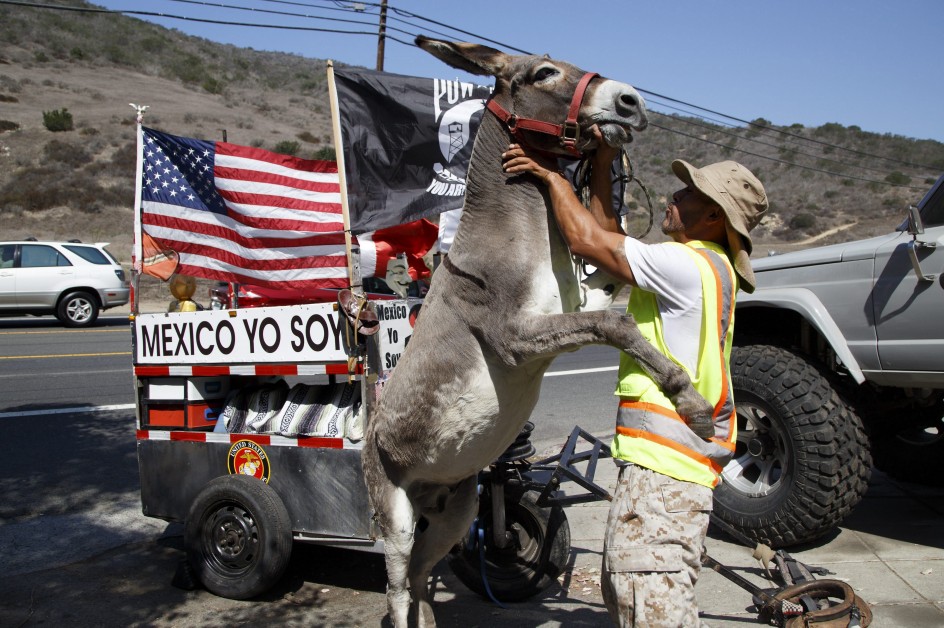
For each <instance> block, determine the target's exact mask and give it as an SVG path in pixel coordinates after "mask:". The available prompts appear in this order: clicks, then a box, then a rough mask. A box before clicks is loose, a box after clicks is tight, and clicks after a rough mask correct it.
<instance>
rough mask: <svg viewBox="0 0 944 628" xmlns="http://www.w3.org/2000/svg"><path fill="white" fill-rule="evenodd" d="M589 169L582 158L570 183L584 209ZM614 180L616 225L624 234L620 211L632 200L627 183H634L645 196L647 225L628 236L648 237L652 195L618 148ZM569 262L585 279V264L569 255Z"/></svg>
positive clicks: (587, 160) (651, 220)
mask: <svg viewBox="0 0 944 628" xmlns="http://www.w3.org/2000/svg"><path fill="white" fill-rule="evenodd" d="M590 168H591V167H590V160H589V159H587V158H586V157H584V158H582V159H581V160H580V163H579V164H578V165H577V169H576V170H574V178H573V181H571V185H573V187H574V189H575V190H576V191H577V197H578V198H579V199H580V202H581V203H583V206H584V207H590ZM616 180H617V181H619V185H620V193H619V201H620V204H619V207H616V208H614V210H613V211H614V212H615V213H616V216H617V223H618V224H619V226H620V229H621V230H622V231H623V233H624V234H626V227H627V225H626V224H625V222H624V215H625V214H624V213H623V212H621V211H620V210H622V209H623V208H624V207H625V208H628V207H629V203H630V201H631V200H632V195H631V194H630V192H629V190H628V186H627V183H631V182H633V181H635V182H636V185H638V186H639V189H641V190H642V191H643V194H645V195H646V204H647V205H648V206H649V224H647V225H646V230H645V231H643V232H642V233H641V234H639V235H638V236H629V237H634V238H635V239H637V240H642V239H643V238H645V237H646V236H647V235H649V232H650V231H652V223H653V220H654V217H655V210H654V209H653V207H652V195H651V194H649V188H647V187H646V186H645V185H644V184H643V182H642V181H640V180H639V178H638V177H637V176H636V168H635V166H634V165H633V161H632V159H630V158H629V152H628V151H627V150H626V149H625V148H620V159H619V162H618V164H617V172H616ZM627 211H628V210H627ZM626 235H628V234H626ZM571 260H572V261H573V264H574V269H575V270H578V271H580V273H582V276H584V277H586V276H588V275H589V274H590V273H588V272H587V263H586V262H584V261H583V260H581V259H578V258H577V257H575V256H573V255H571ZM578 276H579V275H578Z"/></svg>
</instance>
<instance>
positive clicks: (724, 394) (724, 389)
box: [695, 249, 737, 451]
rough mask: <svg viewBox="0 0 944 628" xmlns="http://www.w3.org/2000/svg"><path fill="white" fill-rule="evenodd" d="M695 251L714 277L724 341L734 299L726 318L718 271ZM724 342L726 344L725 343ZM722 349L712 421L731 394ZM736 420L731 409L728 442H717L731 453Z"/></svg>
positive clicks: (705, 256) (719, 334)
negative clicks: (719, 383)
mask: <svg viewBox="0 0 944 628" xmlns="http://www.w3.org/2000/svg"><path fill="white" fill-rule="evenodd" d="M695 250H696V252H698V253H700V254H701V255H702V256H703V257H704V258H705V261H706V262H708V266H709V268H711V272H712V274H713V275H714V277H715V292H716V296H715V301H716V303H717V305H718V338H719V339H721V338H725V339H726V338H727V334H726V333H725V330H724V327H723V325H724V321H725V320H728V321H730V320H731V317H732V316H733V312H732V311H731V310H733V309H734V299H733V298H732V299H731V308H730V309H729V311H728V312H727V317H726V316H725V312H724V311H723V310H722V308H723V306H724V294H723V293H722V289H723V287H724V284H723V283H722V282H721V274H720V273H719V272H718V269H717V268H716V267H715V265H714V264H713V263H711V258H710V257H709V256H708V251H705V250H702V249H695ZM733 281H734V280H733V278H732V284H731V285H732V286H733V285H734V283H733ZM725 342H726V341H725ZM724 349H725V347H724V346H722V347H721V356H720V357H721V364H720V370H721V396H720V398H719V399H718V403H717V404H716V405H715V411H714V413H713V414H712V416H711V418H712V419H716V418H718V414H720V413H721V410H723V409H724V407H725V405H726V404H727V402H728V400H729V397H730V394H731V393H730V391H729V390H728V371H727V368H726V367H725V363H724ZM736 420H737V415H736V413H735V409H734V408H733V407H732V408H731V416H730V417H729V418H728V433H727V436H726V437H725V440H726V441H728V442H725V441H720V440H719V441H718V444H724V445H725V448H726V449H730V450H731V451H733V450H734V445H733V444H731V446H730V447H728V443H729V442H730V441H731V440H732V437H733V436H734V427H735V425H736V423H735V421H736ZM712 440H716V439H714V438H713V439H712Z"/></svg>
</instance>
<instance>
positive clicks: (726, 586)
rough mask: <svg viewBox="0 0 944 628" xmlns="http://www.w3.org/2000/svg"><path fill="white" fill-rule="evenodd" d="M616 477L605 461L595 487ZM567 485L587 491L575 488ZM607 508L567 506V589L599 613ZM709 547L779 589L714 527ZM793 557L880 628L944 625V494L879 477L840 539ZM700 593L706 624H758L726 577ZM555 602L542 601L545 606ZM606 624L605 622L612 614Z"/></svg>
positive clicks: (707, 576)
mask: <svg viewBox="0 0 944 628" xmlns="http://www.w3.org/2000/svg"><path fill="white" fill-rule="evenodd" d="M578 449H579V448H578ZM558 450H559V447H558ZM552 453H556V452H553V451H552ZM616 476H617V467H616V465H615V464H613V463H612V461H610V460H601V461H600V463H599V465H598V468H597V473H596V477H595V482H596V483H597V484H599V485H600V486H603V487H605V488H607V490H609V491H611V492H612V491H613V488H614V486H615V483H616ZM562 487H563V488H565V489H566V490H568V492H571V491H574V492H581V491H580V490H578V489H579V487H577V486H576V485H573V484H564V485H562ZM608 508H609V502H603V501H597V502H592V503H588V504H582V505H575V506H569V507H568V508H567V518H568V521H569V522H570V531H571V539H572V546H573V551H572V557H573V569H572V571H571V572H570V573H569V574H566V578H564V579H563V581H562V583H561V584H562V585H563V586H564V587H565V588H567V589H568V592H569V595H570V596H571V597H572V598H579V599H583V600H585V601H586V602H587V603H589V604H590V605H592V606H594V607H597V604H599V606H598V607H597V608H600V609H603V602H602V597H601V595H600V587H599V580H600V563H601V552H602V548H603V533H604V528H605V526H606V517H607V511H608ZM706 545H707V550H708V553H709V555H710V556H712V557H713V558H715V560H717V561H719V562H721V563H722V564H724V565H726V566H728V567H732V568H734V569H735V570H736V571H737V572H738V573H739V574H740V575H742V576H744V577H746V578H747V579H748V580H750V581H751V582H754V583H755V584H757V585H758V586H760V587H762V588H769V587H772V586H774V584H773V583H771V582H770V581H769V580H767V579H766V578H764V577H763V571H762V569H761V568H760V565H759V563H758V562H757V561H755V560H754V559H753V558H752V557H751V552H752V548H747V547H744V546H742V545H740V544H738V543H737V542H735V541H733V540H732V539H730V537H728V536H727V535H724V534H723V533H721V532H720V531H718V530H717V529H715V528H714V527H712V528H711V529H710V531H709V538H708V540H707V543H706ZM789 553H790V554H791V555H792V556H794V557H795V558H796V559H798V560H800V561H801V562H803V563H806V564H807V565H810V566H818V567H825V568H827V569H829V570H830V571H832V572H834V575H830V576H821V577H822V578H835V579H838V580H843V581H845V582H847V583H848V584H850V585H851V586H852V587H853V589H855V591H856V593H857V594H858V595H859V596H860V597H862V598H863V599H864V600H865V601H866V602H867V603H868V604H869V605H870V606H871V608H872V612H873V615H874V620H873V625H874V626H881V627H889V628H899V627H900V628H912V627H914V626H944V488H933V487H926V486H919V485H914V484H905V483H899V482H896V481H894V480H892V479H891V478H889V477H888V476H887V475H885V474H883V473H881V472H879V471H873V475H872V481H871V483H870V486H869V491H868V493H867V495H866V497H865V498H864V499H863V501H862V502H861V503H860V504H859V506H858V508H857V509H856V510H855V512H854V513H853V514H852V515H851V516H850V517H849V518H848V519H847V520H846V521H845V522H843V524H842V526H841V528H840V529H838V530H837V532H836V533H835V535H833V536H832V537H827V538H825V539H821V540H820V541H818V542H817V543H815V544H813V545H809V546H805V547H802V548H791V549H790V550H789ZM696 592H697V595H698V602H699V609H700V611H701V616H702V619H703V620H704V621H705V623H707V624H708V625H709V626H711V627H712V628H717V627H719V626H728V627H735V626H744V625H750V624H756V623H758V621H757V614H756V612H754V610H753V608H752V601H751V595H750V593H748V592H747V591H745V590H744V589H742V588H740V587H738V586H737V585H735V584H733V583H732V582H730V581H729V580H727V579H726V578H724V577H723V576H721V575H720V574H717V573H715V572H714V571H711V570H709V569H703V571H702V575H701V579H700V580H699V582H698V585H697V587H696ZM548 602H549V601H548V600H544V601H543V603H544V605H545V606H546V605H548ZM600 619H601V621H604V622H605V620H606V615H605V612H604V614H602V615H600ZM547 625H553V624H547ZM601 625H605V624H601Z"/></svg>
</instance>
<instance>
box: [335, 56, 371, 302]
mask: <svg viewBox="0 0 944 628" xmlns="http://www.w3.org/2000/svg"><path fill="white" fill-rule="evenodd" d="M326 65H327V70H328V99H329V100H330V101H331V127H332V128H331V131H332V135H333V136H334V154H335V160H336V162H337V164H338V182H339V183H340V188H341V216H342V217H343V218H344V247H345V250H346V253H347V271H348V282H349V284H350V286H351V289H352V290H353V291H354V292H355V293H358V294H363V292H364V288H363V281H362V280H361V272H360V265H359V259H358V258H359V256H356V255H354V253H353V249H354V246H353V243H352V238H351V215H350V213H349V208H348V201H347V178H346V177H345V176H344V172H345V170H344V144H343V141H342V138H341V115H340V112H339V110H338V91H337V89H336V88H335V85H334V62H333V61H332V60H330V59H329V60H328V62H327V64H326Z"/></svg>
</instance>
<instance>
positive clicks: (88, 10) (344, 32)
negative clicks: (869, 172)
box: [0, 0, 414, 46]
mask: <svg viewBox="0 0 944 628" xmlns="http://www.w3.org/2000/svg"><path fill="white" fill-rule="evenodd" d="M0 4H9V5H13V6H22V7H29V8H34V9H51V10H55V11H74V12H78V13H105V14H111V15H146V16H149V17H162V18H166V19H172V20H184V21H188V22H200V23H204V24H221V25H224V26H247V27H251V28H272V29H278V30H290V31H306V32H317V33H339V34H342V35H370V36H372V37H376V35H377V32H376V31H349V30H340V29H334V28H316V27H313V26H282V25H278V24H257V23H251V22H231V21H226V20H211V19H208V18H199V17H188V16H184V15H172V14H170V13H160V12H157V11H136V10H127V9H121V10H116V11H112V10H110V9H93V8H91V7H70V6H62V5H49V4H37V3H34V2H17V1H15V0H0ZM387 38H388V39H391V40H393V41H395V42H397V43H400V44H403V45H405V46H413V45H414V44H413V42H406V41H402V40H400V39H397V38H396V37H393V36H390V35H388V36H387Z"/></svg>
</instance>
